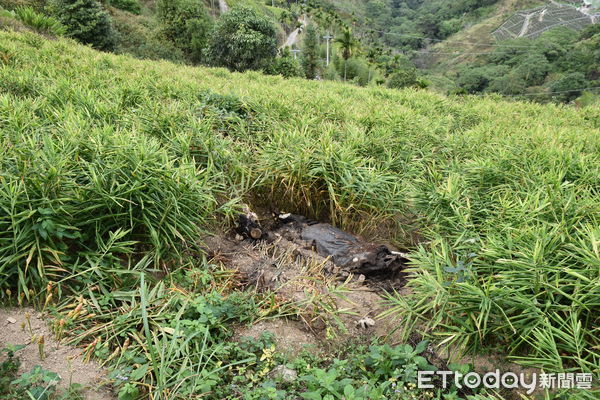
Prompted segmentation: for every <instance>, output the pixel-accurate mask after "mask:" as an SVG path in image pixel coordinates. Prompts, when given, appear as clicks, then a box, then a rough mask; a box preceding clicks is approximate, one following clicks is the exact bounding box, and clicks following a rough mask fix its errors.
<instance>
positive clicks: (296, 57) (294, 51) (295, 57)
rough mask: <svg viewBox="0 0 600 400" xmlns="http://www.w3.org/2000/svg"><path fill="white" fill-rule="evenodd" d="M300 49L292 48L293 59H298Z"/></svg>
mask: <svg viewBox="0 0 600 400" xmlns="http://www.w3.org/2000/svg"><path fill="white" fill-rule="evenodd" d="M301 51H302V50H299V49H293V50H292V53H294V60H297V59H298V53H300V52H301Z"/></svg>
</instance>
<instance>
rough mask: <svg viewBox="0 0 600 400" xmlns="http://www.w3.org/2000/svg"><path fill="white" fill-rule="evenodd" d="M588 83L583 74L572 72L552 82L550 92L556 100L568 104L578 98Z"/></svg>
mask: <svg viewBox="0 0 600 400" xmlns="http://www.w3.org/2000/svg"><path fill="white" fill-rule="evenodd" d="M588 83H589V82H588V80H587V79H585V75H584V74H582V73H581V72H573V73H571V74H567V75H565V76H563V77H562V78H560V79H559V80H557V81H556V82H554V83H553V84H552V86H550V92H551V93H552V96H553V97H554V98H555V99H556V100H558V101H563V102H568V101H571V100H574V99H576V98H578V97H579V96H580V95H581V92H582V91H583V89H584V88H585V87H586V86H587V85H588Z"/></svg>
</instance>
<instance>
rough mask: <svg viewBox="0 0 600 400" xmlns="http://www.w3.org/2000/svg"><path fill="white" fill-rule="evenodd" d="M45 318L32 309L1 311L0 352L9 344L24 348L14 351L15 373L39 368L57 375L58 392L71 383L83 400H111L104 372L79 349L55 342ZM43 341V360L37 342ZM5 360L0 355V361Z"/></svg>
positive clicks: (114, 397) (112, 397)
mask: <svg viewBox="0 0 600 400" xmlns="http://www.w3.org/2000/svg"><path fill="white" fill-rule="evenodd" d="M48 320H49V319H48V317H47V315H45V314H43V313H40V312H37V311H35V310H34V309H33V308H27V307H26V308H15V309H10V308H6V309H0V326H1V327H2V328H1V329H0V349H3V348H5V347H7V346H10V345H23V346H25V347H23V348H22V349H20V350H18V351H16V352H15V355H16V357H18V358H19V360H20V362H21V365H20V366H19V371H18V374H19V375H21V374H23V373H26V372H29V371H31V370H32V368H34V367H35V366H37V365H39V366H41V367H42V368H43V369H44V370H47V371H51V372H54V373H57V374H58V375H59V376H60V378H61V380H60V381H59V382H58V384H57V385H56V386H57V388H58V389H59V390H60V391H63V390H67V389H68V387H69V385H70V384H71V383H73V384H79V385H81V386H82V387H83V390H82V392H81V394H82V396H83V398H84V399H85V400H114V399H116V396H115V395H114V393H112V392H111V391H110V390H109V389H108V386H107V385H108V378H107V371H106V370H105V369H104V368H102V366H100V364H98V363H96V362H94V361H87V362H86V361H85V360H84V357H83V354H82V353H83V351H82V349H79V348H77V347H73V346H69V345H66V344H63V343H61V342H60V341H57V340H56V337H55V334H54V332H53V330H52V329H51V327H50V326H49V325H48ZM40 337H43V338H44V357H43V358H41V357H40V352H39V351H40V350H39V347H38V340H39V338H40ZM4 357H6V356H5V355H4V354H2V355H0V362H1V361H2V360H3V358H4Z"/></svg>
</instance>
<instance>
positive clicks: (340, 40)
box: [334, 28, 360, 80]
mask: <svg viewBox="0 0 600 400" xmlns="http://www.w3.org/2000/svg"><path fill="white" fill-rule="evenodd" d="M334 41H335V43H337V44H339V45H340V50H341V51H342V58H343V59H344V80H346V78H347V75H348V59H349V58H350V57H352V56H353V55H354V53H355V52H356V51H357V50H358V48H359V46H360V43H359V41H358V40H357V39H356V38H355V37H354V35H353V34H352V31H351V30H350V28H346V29H344V31H343V32H342V34H341V35H340V36H338V37H336V38H335V40H334Z"/></svg>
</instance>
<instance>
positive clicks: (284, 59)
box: [266, 48, 305, 78]
mask: <svg viewBox="0 0 600 400" xmlns="http://www.w3.org/2000/svg"><path fill="white" fill-rule="evenodd" d="M266 72H267V73H268V74H270V75H281V76H283V77H284V78H293V77H300V76H305V74H304V70H303V69H302V66H301V65H300V62H299V61H298V60H297V59H295V58H294V57H293V56H292V54H291V52H290V50H289V49H287V48H286V49H284V50H283V52H282V54H281V56H280V57H277V58H275V59H274V60H273V62H272V63H271V65H270V66H269V67H268V68H267V69H266Z"/></svg>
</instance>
